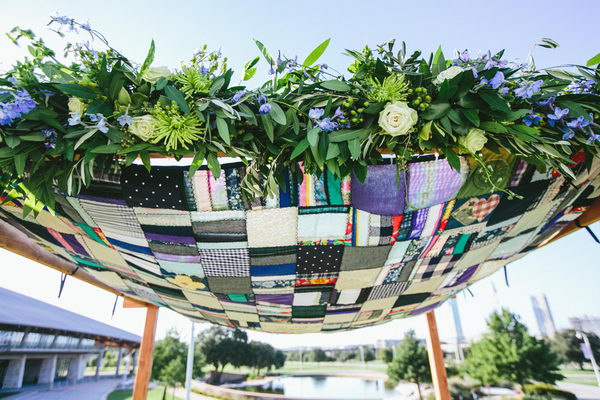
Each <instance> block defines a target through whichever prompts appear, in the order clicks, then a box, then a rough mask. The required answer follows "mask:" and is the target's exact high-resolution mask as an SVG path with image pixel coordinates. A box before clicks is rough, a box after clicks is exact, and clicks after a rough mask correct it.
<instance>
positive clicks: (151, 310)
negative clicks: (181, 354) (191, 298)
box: [133, 304, 158, 400]
mask: <svg viewBox="0 0 600 400" xmlns="http://www.w3.org/2000/svg"><path fill="white" fill-rule="evenodd" d="M157 320H158V307H157V306H155V305H153V304H148V308H147V309H146V323H145V324H144V336H142V344H141V346H140V351H139V357H138V364H137V372H136V374H135V383H134V385H133V400H146V399H147V397H148V384H149V383H150V374H151V373H152V352H153V350H154V336H155V335H156V321H157Z"/></svg>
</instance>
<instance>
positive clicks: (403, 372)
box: [387, 330, 431, 399]
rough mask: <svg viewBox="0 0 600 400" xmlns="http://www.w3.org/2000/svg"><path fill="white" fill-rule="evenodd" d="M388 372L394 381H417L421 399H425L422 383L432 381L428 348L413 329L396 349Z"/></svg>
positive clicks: (405, 335)
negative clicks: (426, 348) (418, 338)
mask: <svg viewBox="0 0 600 400" xmlns="http://www.w3.org/2000/svg"><path fill="white" fill-rule="evenodd" d="M387 374H388V376H389V377H390V379H392V380H394V381H409V382H412V383H415V384H416V385H417V390H418V391H419V399H423V397H422V395H421V387H420V384H421V383H424V382H431V371H430V370H429V361H428V359H427V350H425V347H424V346H423V345H422V344H421V343H419V341H418V340H417V339H416V338H415V332H414V331H413V330H410V331H408V332H406V334H404V339H403V340H402V343H401V344H400V345H399V346H398V347H397V349H396V357H395V358H394V359H393V361H392V362H391V363H390V364H388V368H387Z"/></svg>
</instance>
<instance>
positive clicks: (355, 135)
mask: <svg viewBox="0 0 600 400" xmlns="http://www.w3.org/2000/svg"><path fill="white" fill-rule="evenodd" d="M372 131H373V130H372V129H370V128H363V129H340V130H339V131H335V132H331V133H330V134H329V141H330V142H336V143H337V142H346V141H350V140H354V139H363V138H365V137H366V136H367V135H368V134H369V133H371V132H372Z"/></svg>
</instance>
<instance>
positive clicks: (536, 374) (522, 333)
mask: <svg viewBox="0 0 600 400" xmlns="http://www.w3.org/2000/svg"><path fill="white" fill-rule="evenodd" d="M487 326H488V329H489V332H488V333H486V334H484V335H483V337H482V338H481V340H480V341H478V342H475V343H473V344H472V345H471V347H470V351H469V354H468V356H467V359H466V362H465V364H464V370H465V372H466V373H467V374H468V375H469V376H471V377H472V378H474V379H477V380H479V381H480V382H481V383H482V384H484V385H491V384H496V383H500V382H502V381H506V382H511V383H517V384H519V385H521V387H523V385H525V384H526V383H528V382H530V381H532V380H535V381H538V382H544V383H555V382H556V381H557V380H559V379H561V378H563V376H562V375H560V374H559V373H558V367H559V362H558V357H557V356H556V354H555V353H554V352H553V351H552V350H551V349H550V345H549V344H548V342H546V341H545V340H540V339H536V338H535V337H533V336H531V335H530V334H529V333H528V332H527V327H526V326H525V325H524V324H523V323H521V321H520V319H519V316H518V315H517V314H514V313H511V312H510V311H508V310H506V309H503V310H502V311H501V312H494V313H492V315H491V316H490V318H489V319H488V321H487Z"/></svg>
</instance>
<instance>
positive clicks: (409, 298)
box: [394, 293, 430, 307]
mask: <svg viewBox="0 0 600 400" xmlns="http://www.w3.org/2000/svg"><path fill="white" fill-rule="evenodd" d="M429 295H430V293H413V294H405V295H402V296H400V297H398V299H397V300H396V301H395V302H394V307H404V306H408V305H411V304H418V303H422V302H423V301H425V300H426V299H427V298H428V297H429Z"/></svg>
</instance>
